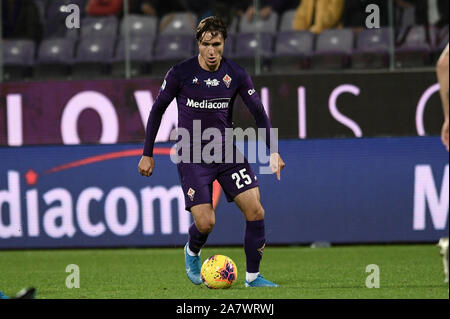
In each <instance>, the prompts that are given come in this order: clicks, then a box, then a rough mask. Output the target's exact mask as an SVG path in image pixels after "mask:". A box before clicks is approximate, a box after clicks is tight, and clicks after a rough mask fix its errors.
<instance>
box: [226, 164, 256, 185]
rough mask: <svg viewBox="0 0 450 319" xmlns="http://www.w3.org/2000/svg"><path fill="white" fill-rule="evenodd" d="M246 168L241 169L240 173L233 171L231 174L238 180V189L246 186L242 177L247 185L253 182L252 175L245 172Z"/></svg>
mask: <svg viewBox="0 0 450 319" xmlns="http://www.w3.org/2000/svg"><path fill="white" fill-rule="evenodd" d="M246 170H247V169H246V168H243V169H241V170H240V171H239V174H238V173H233V174H232V175H231V178H232V179H233V180H235V181H236V187H237V189H241V188H242V187H244V184H241V179H243V180H244V183H245V185H250V184H251V183H252V179H251V177H250V175H248V174H246V173H245V171H246Z"/></svg>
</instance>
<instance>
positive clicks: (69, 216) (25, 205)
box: [0, 148, 220, 239]
mask: <svg viewBox="0 0 450 319" xmlns="http://www.w3.org/2000/svg"><path fill="white" fill-rule="evenodd" d="M155 150H156V154H160V155H161V154H163V155H169V154H170V151H171V150H170V148H162V149H156V148H155ZM141 152H142V150H141V149H137V150H127V151H121V152H114V153H108V154H101V155H97V156H93V157H89V158H85V159H82V160H79V161H75V162H71V163H66V164H63V165H60V166H57V167H53V168H51V169H49V170H46V171H45V172H42V173H40V174H42V175H45V174H54V173H58V172H60V171H63V170H70V169H72V168H75V167H80V166H85V165H90V164H92V163H97V162H103V161H107V160H111V159H118V158H121V157H130V156H139V155H140V154H141ZM20 174H21V172H19V171H17V170H13V169H12V170H8V171H7V176H6V180H7V185H6V189H0V213H1V214H0V217H1V218H0V238H2V239H8V238H17V237H39V236H45V235H46V236H48V237H50V238H55V239H57V238H62V237H69V238H71V237H73V236H74V235H75V234H76V233H82V234H84V235H85V236H88V237H98V236H101V235H103V234H104V233H105V232H108V231H109V232H110V233H112V234H114V235H116V236H128V235H131V234H132V233H134V232H136V231H137V230H138V229H142V234H143V235H148V236H151V235H153V234H155V231H157V230H155V229H156V227H155V215H156V214H157V213H159V214H160V223H161V224H160V228H159V229H160V232H161V234H163V235H170V234H174V233H179V234H187V233H188V229H189V226H190V224H191V222H192V221H191V216H190V214H189V213H188V212H187V211H186V210H185V206H184V195H183V190H182V188H181V186H179V185H173V186H171V187H164V186H152V187H150V186H147V187H143V188H140V189H138V190H136V189H133V187H130V186H127V185H114V187H112V188H111V189H110V190H109V191H108V192H107V191H105V190H103V189H102V188H100V187H98V186H89V187H86V188H84V189H82V190H81V192H79V193H78V194H77V195H75V194H74V191H73V190H71V187H70V182H69V183H68V185H65V187H63V186H62V185H58V186H55V187H53V188H51V189H46V191H45V192H42V191H40V190H39V188H38V187H37V183H38V180H39V175H40V174H38V173H37V172H36V171H34V170H33V169H29V170H28V171H27V172H26V173H25V174H24V176H25V180H26V183H27V184H28V186H29V187H31V188H29V189H26V186H25V185H23V184H24V183H21V178H20ZM2 179H3V177H2ZM217 186H218V185H217V184H215V194H216V196H215V204H217V201H218V196H220V188H217ZM108 189H109V187H108ZM156 202H158V203H159V206H157V205H155V203H156ZM173 202H176V204H177V205H176V207H177V209H176V211H175V212H173V209H172V203H173ZM40 203H41V205H40ZM42 203H44V205H43V204H42ZM156 207H159V210H156V209H155V208H156ZM174 213H175V214H178V218H177V219H178V229H175V230H174V229H173V226H172V225H173V217H174V215H173V214H174ZM119 216H121V218H119ZM123 216H125V218H123ZM93 220H95V221H96V222H93ZM140 225H142V227H139V226H140Z"/></svg>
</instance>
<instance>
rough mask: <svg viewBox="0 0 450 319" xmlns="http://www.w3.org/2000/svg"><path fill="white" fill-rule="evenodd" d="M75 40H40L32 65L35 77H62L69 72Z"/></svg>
mask: <svg viewBox="0 0 450 319" xmlns="http://www.w3.org/2000/svg"><path fill="white" fill-rule="evenodd" d="M74 49H75V42H74V41H73V40H72V39H69V38H60V39H56V38H55V39H46V40H44V41H42V43H41V45H40V47H39V50H38V56H37V58H36V63H35V65H34V67H33V77H34V78H35V79H62V78H67V77H68V75H69V74H70V69H71V65H72V63H73V57H74Z"/></svg>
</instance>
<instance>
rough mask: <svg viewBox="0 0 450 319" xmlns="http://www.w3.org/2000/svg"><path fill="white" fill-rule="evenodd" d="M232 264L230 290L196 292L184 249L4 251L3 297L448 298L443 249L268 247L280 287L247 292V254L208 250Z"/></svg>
mask: <svg viewBox="0 0 450 319" xmlns="http://www.w3.org/2000/svg"><path fill="white" fill-rule="evenodd" d="M213 254H223V255H227V256H229V257H231V258H232V259H233V260H234V261H235V262H236V264H237V267H238V280H237V282H236V283H235V284H234V285H233V286H232V287H231V288H230V289H226V290H211V289H208V288H207V287H206V286H204V285H201V286H194V285H193V284H191V283H190V281H189V280H188V279H187V277H186V274H185V270H184V255H183V248H182V247H179V248H139V249H76V250H26V251H25V250H23V251H20V250H13V251H8V250H6V251H0V289H1V290H3V292H5V293H6V294H9V295H13V294H15V293H16V292H17V291H19V290H20V289H21V288H23V287H26V286H34V287H36V288H37V295H36V297H37V298H43V299H53V298H57V299H60V298H63V299H65V298H77V299H78V298H82V299H84V298H89V299H90V298H100V299H103V298H125V299H128V298H133V299H134V298H148V299H153V298H157V299H175V298H176V299H178V298H180V299H190V298H200V299H203V298H208V299H209V298H218V299H228V298H229V299H235V298H238V299H246V298H249V299H258V298H264V299H269V298H283V299H322V298H339V299H341V298H345V299H348V298H351V299H353V298H377V299H378V298H383V299H384V298H392V299H398V298H402V299H404V298H406V299H410V298H425V299H428V298H445V299H448V298H449V290H448V284H445V283H444V276H443V270H442V269H443V266H442V257H441V256H440V255H439V249H438V247H437V246H436V245H431V244H428V245H366V246H334V247H329V248H309V247H306V246H299V247H298V246H297V247H294V246H292V247H278V246H276V247H274V246H268V247H267V248H266V250H265V254H264V258H263V261H262V264H261V273H262V274H263V275H264V276H265V277H266V278H267V279H269V280H272V281H274V282H276V283H278V284H280V286H281V287H279V288H245V286H244V279H245V254H244V251H243V248H240V247H205V248H204V249H203V251H202V260H205V258H207V257H209V256H211V255H213ZM69 264H76V265H78V266H79V270H80V272H79V275H80V288H72V289H69V288H67V287H66V278H67V276H69V275H71V273H69V272H66V267H67V265H69ZM370 264H375V265H377V266H378V269H379V283H380V287H379V288H371V289H369V288H367V287H366V278H367V276H369V275H371V274H372V273H371V272H366V267H367V266H368V265H370Z"/></svg>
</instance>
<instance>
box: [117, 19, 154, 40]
mask: <svg viewBox="0 0 450 319" xmlns="http://www.w3.org/2000/svg"><path fill="white" fill-rule="evenodd" d="M157 20H158V19H157V18H156V17H152V16H144V15H137V14H132V15H129V16H127V17H124V18H123V19H122V21H121V25H120V34H121V35H122V36H123V35H125V31H126V30H129V35H130V37H152V38H154V36H155V35H156V33H157V31H158V21H157Z"/></svg>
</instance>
